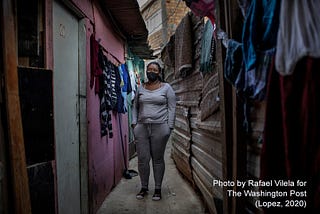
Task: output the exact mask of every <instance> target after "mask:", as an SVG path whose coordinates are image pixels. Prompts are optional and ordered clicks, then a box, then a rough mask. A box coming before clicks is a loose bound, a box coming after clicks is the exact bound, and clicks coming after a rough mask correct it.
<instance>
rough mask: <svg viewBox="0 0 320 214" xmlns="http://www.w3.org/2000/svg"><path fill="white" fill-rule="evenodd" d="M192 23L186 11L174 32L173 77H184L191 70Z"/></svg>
mask: <svg viewBox="0 0 320 214" xmlns="http://www.w3.org/2000/svg"><path fill="white" fill-rule="evenodd" d="M192 47H193V42H192V24H191V17H190V15H189V13H187V14H186V15H185V16H184V17H183V19H182V20H181V22H180V23H179V25H178V27H177V29H176V32H175V78H178V77H186V76H188V75H189V74H190V73H191V71H192V65H193V63H192V60H193V59H192V57H193V51H192Z"/></svg>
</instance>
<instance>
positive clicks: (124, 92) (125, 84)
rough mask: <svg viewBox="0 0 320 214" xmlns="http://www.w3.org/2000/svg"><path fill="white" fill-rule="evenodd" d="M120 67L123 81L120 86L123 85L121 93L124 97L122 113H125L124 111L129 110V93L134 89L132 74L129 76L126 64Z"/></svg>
mask: <svg viewBox="0 0 320 214" xmlns="http://www.w3.org/2000/svg"><path fill="white" fill-rule="evenodd" d="M118 69H119V73H120V78H121V82H123V84H122V85H120V86H121V95H122V98H123V111H122V113H124V112H127V110H128V105H127V95H128V94H129V93H130V92H131V91H132V88H131V83H130V76H129V73H128V70H127V66H126V64H121V65H119V67H118Z"/></svg>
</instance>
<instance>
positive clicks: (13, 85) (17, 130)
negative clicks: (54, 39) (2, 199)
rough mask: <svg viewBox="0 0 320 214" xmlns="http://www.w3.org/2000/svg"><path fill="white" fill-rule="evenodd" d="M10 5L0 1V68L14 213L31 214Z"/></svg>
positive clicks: (12, 9) (6, 1)
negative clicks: (0, 49) (0, 58)
mask: <svg viewBox="0 0 320 214" xmlns="http://www.w3.org/2000/svg"><path fill="white" fill-rule="evenodd" d="M14 5H15V4H14V2H13V1H11V0H4V1H2V16H3V17H1V20H2V27H3V29H2V32H3V38H2V45H3V58H4V59H3V67H4V77H5V96H6V109H7V120H8V140H9V161H10V164H11V173H12V187H13V189H12V192H13V204H14V213H16V214H27V213H31V204H30V195H29V184H28V176H27V168H26V157H25V149H24V140H23V130H22V120H21V111H20V99H19V90H18V71H17V61H18V58H17V52H18V51H17V44H16V29H17V28H16V26H15V14H16V8H15V7H14Z"/></svg>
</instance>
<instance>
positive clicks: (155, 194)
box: [152, 189, 161, 201]
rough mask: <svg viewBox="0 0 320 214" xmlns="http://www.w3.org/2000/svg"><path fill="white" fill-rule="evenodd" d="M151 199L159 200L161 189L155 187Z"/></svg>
mask: <svg viewBox="0 0 320 214" xmlns="http://www.w3.org/2000/svg"><path fill="white" fill-rule="evenodd" d="M152 200H153V201H160V200H161V189H155V190H154V194H153V196H152Z"/></svg>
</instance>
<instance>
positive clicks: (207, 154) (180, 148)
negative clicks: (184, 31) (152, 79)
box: [162, 15, 223, 213]
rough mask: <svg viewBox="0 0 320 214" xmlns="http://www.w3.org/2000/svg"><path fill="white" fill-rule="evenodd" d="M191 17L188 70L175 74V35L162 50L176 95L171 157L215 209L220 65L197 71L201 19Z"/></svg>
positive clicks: (219, 194) (217, 199)
mask: <svg viewBox="0 0 320 214" xmlns="http://www.w3.org/2000/svg"><path fill="white" fill-rule="evenodd" d="M191 17H192V25H193V29H192V31H193V35H192V36H193V50H194V53H193V62H194V65H193V71H192V72H191V74H190V75H189V76H187V77H184V78H174V75H173V73H174V63H172V56H171V57H170V56H169V55H170V49H174V44H173V42H174V38H171V40H170V42H169V43H168V44H167V46H166V47H165V49H164V51H163V52H162V60H163V61H164V63H165V78H166V80H167V81H168V82H169V83H170V84H171V85H172V87H173V89H174V90H175V92H176V96H177V109H176V121H175V129H174V131H173V133H172V136H171V138H170V139H171V141H172V145H173V147H172V157H173V159H174V161H175V163H176V166H177V168H178V169H179V171H180V172H182V174H183V175H184V176H185V177H186V178H187V179H188V180H189V181H190V182H191V183H192V185H194V187H196V188H197V189H198V190H200V191H201V193H202V195H203V198H204V201H205V203H206V204H207V206H208V208H209V209H210V212H211V213H216V210H217V207H216V206H217V204H219V205H218V206H220V207H222V198H223V193H222V188H215V189H213V188H212V181H213V179H221V180H222V179H223V175H222V144H221V113H220V109H219V76H218V69H222V66H220V67H218V66H216V67H213V68H212V71H211V72H209V73H206V74H202V73H200V52H201V39H202V34H203V29H204V20H203V19H200V18H198V17H195V16H194V15H191ZM170 58H171V62H170Z"/></svg>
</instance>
